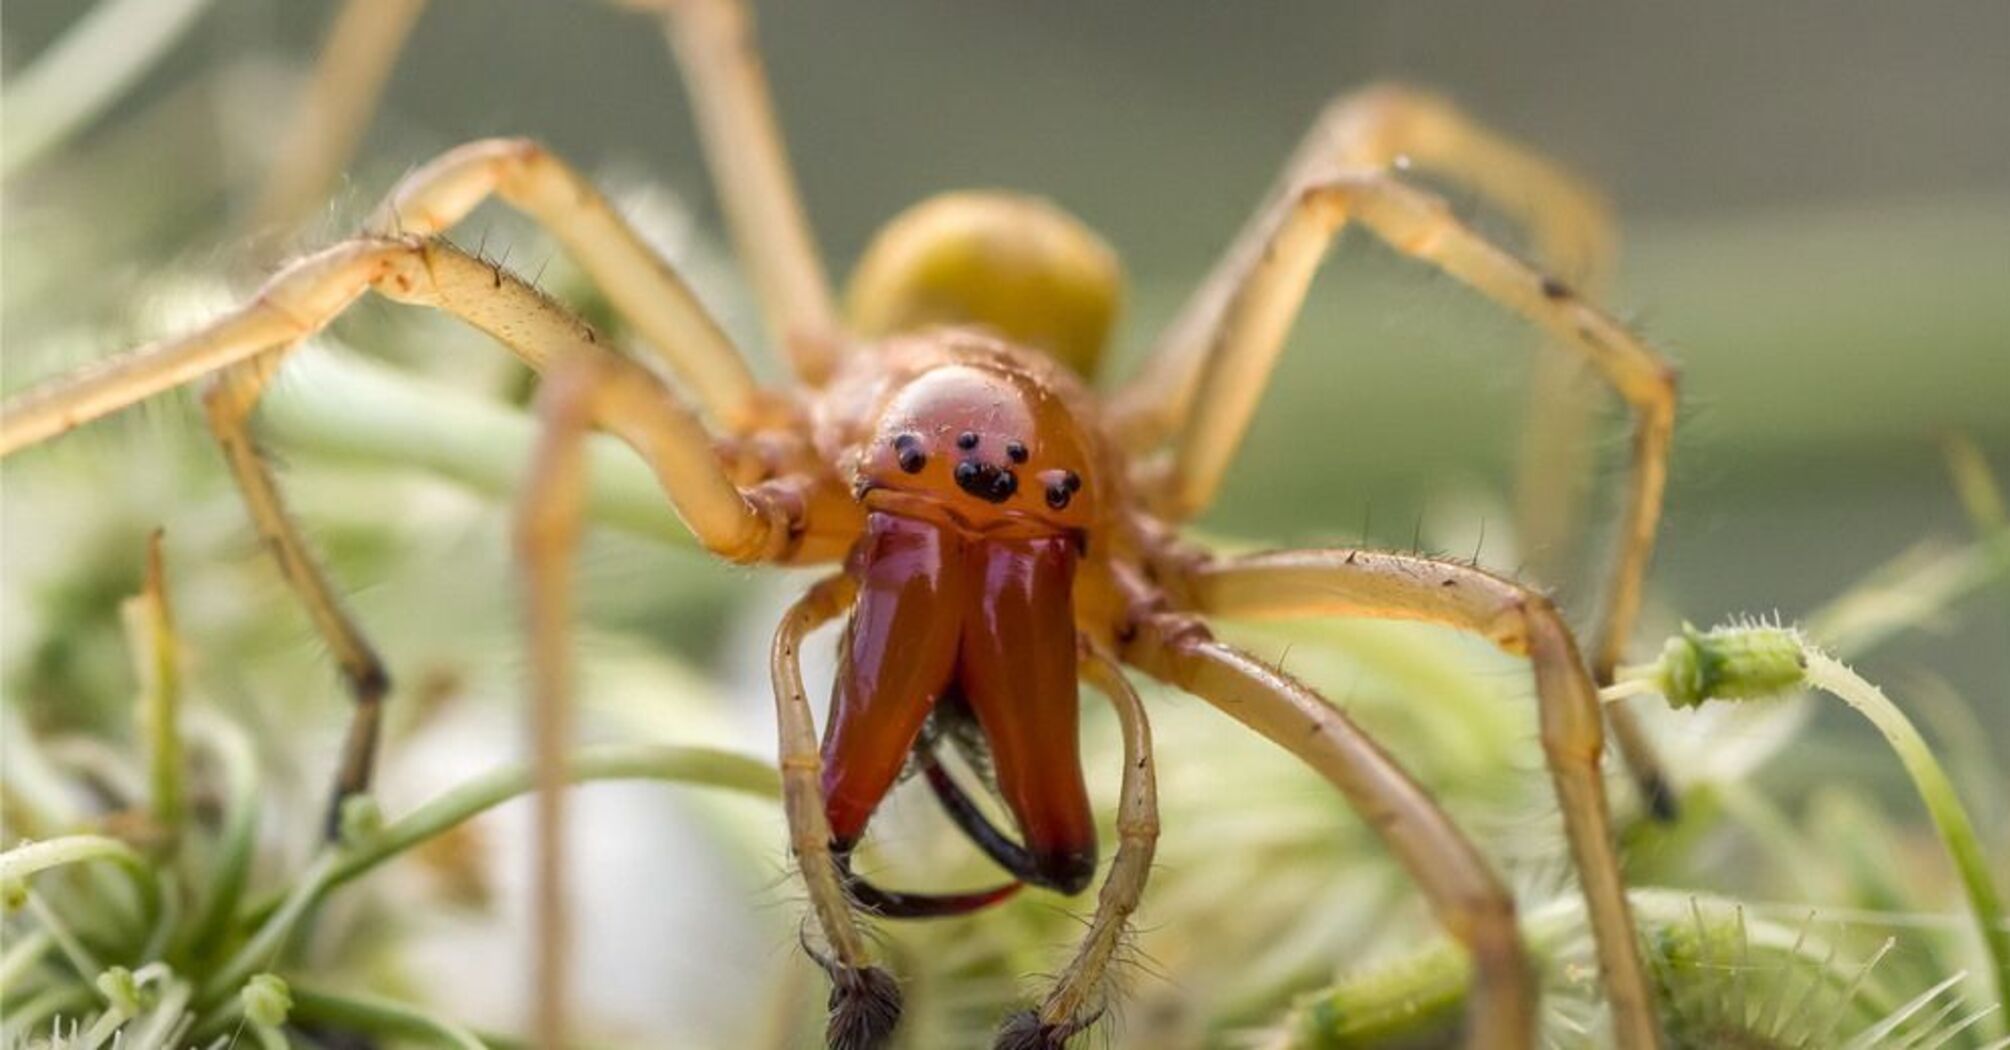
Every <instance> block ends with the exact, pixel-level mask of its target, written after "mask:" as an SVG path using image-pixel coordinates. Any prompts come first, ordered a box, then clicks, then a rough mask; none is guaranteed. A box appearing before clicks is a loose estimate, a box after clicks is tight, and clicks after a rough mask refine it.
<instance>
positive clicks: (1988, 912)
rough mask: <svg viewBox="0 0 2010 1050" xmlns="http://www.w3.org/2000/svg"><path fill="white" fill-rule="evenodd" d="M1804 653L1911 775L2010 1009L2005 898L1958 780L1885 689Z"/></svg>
mask: <svg viewBox="0 0 2010 1050" xmlns="http://www.w3.org/2000/svg"><path fill="white" fill-rule="evenodd" d="M1806 653H1807V668H1808V672H1807V680H1808V684H1809V685H1812V686H1814V687H1816V688H1818V689H1821V690H1823V691H1824V692H1827V693H1830V694H1832V695H1834V696H1836V697H1837V698H1838V699H1840V700H1842V701H1843V702H1844V703H1846V704H1848V705H1850V706H1851V707H1853V708H1856V710H1857V712H1858V713H1859V714H1862V715H1863V716H1864V717H1865V718H1867V719H1869V720H1870V723H1871V725H1873V726H1876V727H1877V731H1878V732H1879V733H1882V734H1883V735H1884V739H1885V741H1886V742H1887V743H1889V744H1890V745H1891V749H1892V750H1893V751H1894V752H1896V753H1897V755H1898V760H1899V762H1900V764H1902V765H1903V766H1904V767H1905V772H1906V775H1907V776H1909V777H1911V778H1912V786H1913V790H1915V791H1917V792H1918V793H1919V799H1920V801H1921V802H1923V803H1925V804H1926V812H1927V816H1928V817H1930V818H1931V819H1932V820H1933V827H1934V830H1936V831H1938V832H1939V833H1940V841H1941V842H1942V843H1943V844H1944V845H1945V846H1946V847H1947V855H1948V858H1949V859H1950V860H1952V861H1953V862H1954V869H1955V872H1956V874H1957V875H1958V876H1959V877H1960V879H1961V886H1962V889H1963V891H1964V892H1966V894H1967V896H1968V906H1969V908H1970V909H1971V910H1972V911H1973V912H1974V913H1975V925H1976V929H1977V930H1978V932H1979V933H1980V934H1981V937H1982V943H1983V946H1984V947H1985V948H1986V949H1987V950H1988V952H1989V958H1990V962H1991V964H1992V966H1993V968H1994V970H1995V985H1996V1002H1997V1007H1998V1010H1999V1011H2001V1010H2010V924H2006V922H2005V921H2004V915H2003V901H2002V898H2001V897H2000V896H1999V895H1998V893H1997V890H1996V884H1995V882H1994V881H1993V879H1992V877H1991V875H1990V871H1989V858H1988V857H1987V855H1985V854H1984V853H1983V852H1982V846H1981V843H1980V842H1979V841H1978V840H1977V839H1976V837H1975V827H1974V825H1973V824H1972V823H1970V821H1969V819H1968V811H1967V809H1965V808H1964V807H1963V806H1962V804H1961V797H1960V795H1958V794H1956V793H1955V790H1954V783H1953V782H1952V781H1951V780H1949V779H1948V777H1947V772H1946V770H1944V769H1942V768H1941V766H1940V761H1939V760H1938V759H1936V758H1935V757H1934V755H1933V749H1932V748H1931V747H1929V746H1928V745H1927V743H1926V740H1925V739H1924V738H1923V737H1921V736H1920V735H1919V731H1918V730H1917V729H1914V728H1913V726H1912V722H1911V720H1909V719H1907V718H1906V717H1905V713H1904V712H1903V711H1900V710H1899V709H1898V705H1896V704H1894V703H1892V702H1891V699H1890V698H1889V697H1887V696H1885V695H1884V692H1883V691H1882V690H1880V689H1879V688H1878V687H1876V686H1874V685H1872V684H1870V683H1869V682H1867V681H1865V680H1864V679H1863V678H1862V676H1860V675H1858V674H1857V673H1856V672H1855V671H1852V670H1851V669H1850V668H1849V667H1848V666H1846V665H1845V664H1843V663H1842V662H1840V661H1838V660H1836V659H1835V658H1833V657H1831V656H1829V655H1828V654H1826V653H1824V652H1822V651H1821V650H1819V649H1816V648H1814V647H1813V646H1808V647H1806Z"/></svg>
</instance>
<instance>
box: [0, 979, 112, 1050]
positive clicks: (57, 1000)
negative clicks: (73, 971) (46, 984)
mask: <svg viewBox="0 0 2010 1050" xmlns="http://www.w3.org/2000/svg"><path fill="white" fill-rule="evenodd" d="M93 998H94V995H93V993H92V992H91V989H90V987H89V986H88V985H86V984H82V983H78V984H67V983H66V984H59V985H56V986H55V987H52V988H50V989H49V990H48V991H45V992H43V993H42V994H40V995H37V996H35V997H34V998H33V999H30V1000H28V1001H27V1002H25V1003H22V1004H21V1005H20V1006H17V1007H15V1008H14V1009H12V1010H9V1011H8V1012H7V1017H6V1021H7V1027H6V1032H7V1035H8V1037H9V1038H11V1039H21V1040H24V1042H25V1040H26V1038H27V1036H28V1035H29V1033H31V1032H34V1031H36V1030H38V1029H40V1028H41V1027H42V1022H44V1021H47V1020H48V1019H49V1018H51V1017H60V1016H62V1015H64V1014H73V1013H76V1012H78V1011H80V1010H86V1009H89V1008H90V1005H91V1001H92V999H93Z"/></svg>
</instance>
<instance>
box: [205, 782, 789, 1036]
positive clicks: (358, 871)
mask: <svg viewBox="0 0 2010 1050" xmlns="http://www.w3.org/2000/svg"><path fill="white" fill-rule="evenodd" d="M566 779H567V781H568V782H569V783H574V784H577V783H582V782H585V781H594V780H661V781H665V782H669V783H675V784H686V785H692V786H699V787H715V788H721V789H724V790H728V791H737V792H740V793H743V794H748V795H754V796H757V797H759V798H764V799H774V798H778V797H779V796H780V793H781V781H780V778H779V776H778V775H777V774H776V772H775V770H774V768H773V767H771V766H769V765H768V764H766V763H764V762H761V761H760V760H758V759H755V758H751V757H748V756H746V755H736V754H733V753H731V752H726V751H718V750H714V749H711V748H702V747H674V746H667V745H614V746H605V747H596V748H587V749H584V750H582V751H580V752H578V753H576V754H574V756H573V757H572V760H571V762H570V763H569V765H568V769H567V778H566ZM534 786H535V784H534V782H533V779H532V772H531V770H530V768H529V766H527V765H521V764H519V765H515V766H509V767H506V768H503V769H499V770H496V771H494V772H492V773H488V774H485V775H483V776H480V777H476V778H475V779H473V780H471V781H469V782H467V783H465V784H462V785H461V786H459V787H457V788H454V789H453V790H451V791H449V792H447V793H446V794H444V795H441V796H440V797H438V798H436V799H434V800H432V801H431V802H428V803H426V804H425V805H422V806H420V807H419V808H418V809H415V810H413V811H412V812H411V813H409V814H407V815H406V816H404V817H403V818H401V819H399V820H398V821H396V822H394V823H392V824H389V825H387V826H385V827H384V828H382V829H380V830H378V831H377V832H376V833H375V834H372V835H370V836H369V837H368V838H367V839H366V840H365V841H362V842H357V843H354V844H345V845H342V846H337V847H334V848H331V849H329V850H328V851H326V852H324V853H322V854H321V855H320V856H319V857H318V858H316V859H315V861H314V863H313V865H311V866H310V867H309V869H308V871H307V874H306V875H304V876H303V877H302V878H301V879H300V880H299V881H298V882H296V883H295V884H294V886H293V888H292V889H291V890H289V891H287V892H286V893H284V894H283V895H280V896H278V897H275V898H271V899H268V900H266V901H263V902H260V903H259V904H257V905H254V906H253V907H252V908H251V909H250V911H249V912H248V913H247V914H246V915H244V916H243V917H242V921H243V922H244V923H246V924H247V925H250V926H255V927H257V932H256V933H255V934H253V935H252V937H251V939H250V940H249V941H247V942H246V943H245V944H244V945H243V946H242V947H241V948H239V949H238V950H237V951H236V952H235V953H234V954H233V955H232V956H231V958H230V960H229V961H228V962H226V963H225V964H224V966H223V967H222V968H221V969H219V970H218V971H217V973H216V974H215V975H214V976H213V977H211V978H210V979H209V980H208V981H206V982H205V983H204V984H203V988H202V994H201V996H200V997H199V999H198V1002H199V1003H200V1004H202V1005H204V1006H211V1005H214V1004H215V1003H217V1002H219V1001H220V1000H221V999H222V998H223V997H224V996H226V995H230V994H232V993H234V992H235V991H236V990H237V988H238V986H240V985H242V984H243V983H244V982H245V981H246V980H247V979H248V978H250V976H251V975H252V974H253V973H256V972H258V971H259V970H262V969H270V968H271V966H272V965H273V963H274V962H275V961H276V959H277V958H278V953H279V951H280V950H281V949H283V948H284V946H285V944H286V940H287V938H288V937H289V936H290V935H291V933H292V931H293V929H294V926H295V924H296V923H298V922H299V921H300V919H301V918H302V917H303V916H305V915H306V914H307V913H308V912H309V911H311V910H312V908H313V907H314V906H315V905H316V904H318V903H319V902H320V900H321V899H322V898H323V897H324V896H326V895H327V894H328V892H329V891H330V890H332V889H334V888H335V887H337V886H340V885H341V884H343V883H345V882H347V881H349V880H350V879H354V878H356V877H357V876H360V875H362V874H364V873H366V872H368V871H370V870H371V869H372V868H375V867H376V866H377V865H379V864H382V863H384V862H385V861H387V860H390V859H391V858H392V857H395V856H397V855H398V854H400V853H402V852H404V851H405V850H408V849H411V848H412V847H414V846H417V845H418V844H420V843H422V842H424V841H426V840H428V839H430V838H432V837H434V836H436V835H439V834H440V833H442V832H444V831H446V830H448V829H450V828H452V827H454V826H456V825H458V824H460V823H462V822H463V821H466V820H468V819H469V818H471V817H473V816H475V815H476V814H478V813H481V812H483V811H484V810H488V809H492V808H494V807H495V806H498V805H501V804H502V803H504V802H507V801H509V800H510V799H513V798H516V797H518V796H520V795H524V794H527V793H529V792H530V791H531V790H532V788H533V787H534Z"/></svg>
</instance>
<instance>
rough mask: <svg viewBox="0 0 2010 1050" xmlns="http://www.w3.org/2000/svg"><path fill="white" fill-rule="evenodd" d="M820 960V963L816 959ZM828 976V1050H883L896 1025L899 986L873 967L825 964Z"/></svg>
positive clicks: (891, 1041)
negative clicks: (861, 967)
mask: <svg viewBox="0 0 2010 1050" xmlns="http://www.w3.org/2000/svg"><path fill="white" fill-rule="evenodd" d="M819 961H821V960H819ZM824 969H825V971H826V972H827V973H829V974H830V977H831V998H830V1023H829V1025H828V1026H826V1027H825V1029H824V1043H825V1045H826V1046H828V1047H829V1050H885V1048H886V1047H888V1046H891V1045H893V1030H894V1029H895V1028H897V1027H899V1026H900V986H899V985H898V984H895V983H894V980H893V975H892V974H889V973H887V972H886V971H885V970H882V969H880V968H879V967H877V966H867V967H865V968H863V969H856V970H855V969H851V968H849V967H844V966H837V965H834V964H829V963H826V964H825V966H824Z"/></svg>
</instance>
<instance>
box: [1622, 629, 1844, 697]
mask: <svg viewBox="0 0 2010 1050" xmlns="http://www.w3.org/2000/svg"><path fill="white" fill-rule="evenodd" d="M1806 676H1807V657H1806V656H1805V655H1804V654H1803V652H1802V650H1801V638H1800V635H1799V634H1798V633H1797V632H1795V631H1794V630H1793V629H1791V628H1787V627H1772V626H1767V625H1764V624H1744V625H1730V626H1725V627H1715V628H1712V629H1710V630H1708V631H1699V630H1697V629H1696V628H1695V627H1694V626H1691V625H1689V624H1683V625H1682V633H1681V634H1679V635H1677V636H1675V637H1673V638H1670V639H1668V644H1667V645H1666V646H1665V647H1663V648H1662V650H1661V661H1660V663H1658V664H1657V665H1655V668H1654V674H1653V676H1652V681H1653V682H1654V684H1655V686H1656V687H1657V688H1658V689H1659V690H1660V692H1661V695H1662V696H1665V697H1667V698H1668V702H1669V703H1670V704H1671V705H1673V706H1675V707H1695V706H1696V705H1698V704H1700V703H1702V702H1703V701H1705V700H1757V699H1762V698H1765V697H1771V696H1780V695H1782V694H1784V693H1786V692H1788V691H1790V690H1793V689H1796V688H1799V687H1800V685H1801V683H1802V681H1803V679H1805V678H1806Z"/></svg>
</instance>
